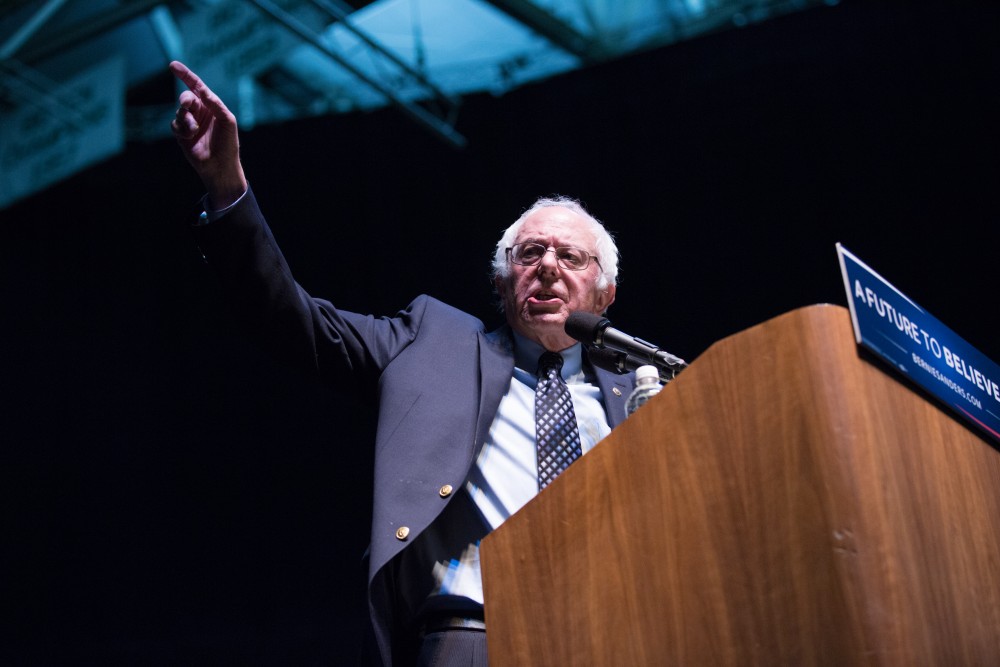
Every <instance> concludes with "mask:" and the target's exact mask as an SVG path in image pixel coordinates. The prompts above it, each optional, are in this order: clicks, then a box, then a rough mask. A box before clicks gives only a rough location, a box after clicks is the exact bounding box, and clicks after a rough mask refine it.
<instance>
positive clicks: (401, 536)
mask: <svg viewBox="0 0 1000 667" xmlns="http://www.w3.org/2000/svg"><path fill="white" fill-rule="evenodd" d="M409 536H410V529H409V528H408V527H407V526H400V527H399V528H397V529H396V539H397V540H405V539H406V538H407V537H409Z"/></svg>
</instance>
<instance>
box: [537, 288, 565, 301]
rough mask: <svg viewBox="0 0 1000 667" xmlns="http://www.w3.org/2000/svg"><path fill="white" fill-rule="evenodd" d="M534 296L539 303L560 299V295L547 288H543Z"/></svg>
mask: <svg viewBox="0 0 1000 667" xmlns="http://www.w3.org/2000/svg"><path fill="white" fill-rule="evenodd" d="M532 298H533V299H534V300H535V301H538V302H539V303H547V302H552V301H559V297H558V296H556V295H555V294H554V293H552V292H547V291H545V290H541V291H539V292H535V294H534V295H533V296H532Z"/></svg>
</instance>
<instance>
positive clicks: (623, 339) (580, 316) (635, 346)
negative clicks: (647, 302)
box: [565, 311, 687, 381]
mask: <svg viewBox="0 0 1000 667" xmlns="http://www.w3.org/2000/svg"><path fill="white" fill-rule="evenodd" d="M565 329H566V333H567V334H568V335H569V336H571V337H573V338H574V339H576V340H578V341H580V342H581V343H583V344H584V345H587V346H588V347H597V348H599V349H606V348H610V349H611V350H614V351H617V352H619V353H623V354H624V356H612V357H606V356H605V355H599V357H598V362H594V361H593V358H592V359H591V362H592V363H594V365H599V363H603V362H604V361H605V359H610V361H608V362H607V363H610V364H611V365H612V367H613V369H614V368H625V369H628V370H632V369H633V368H636V367H638V366H641V365H643V364H650V365H653V366H656V368H657V369H659V370H660V376H661V377H663V376H664V375H666V377H667V378H668V381H669V380H672V379H673V378H674V377H676V376H677V373H679V372H680V371H682V370H684V369H685V368H687V363H686V362H685V361H684V360H683V359H681V358H679V357H675V356H674V355H672V354H670V353H669V352H667V351H665V350H661V349H660V348H659V347H657V346H656V345H653V344H652V343H649V342H647V341H644V340H642V339H641V338H636V337H635V336H629V335H628V334H627V333H625V332H623V331H619V330H618V329H615V328H614V327H612V326H611V322H610V321H609V320H608V319H607V318H605V317H601V316H600V315H594V314H593V313H586V312H582V311H580V312H576V313H571V314H570V316H569V317H568V318H566V326H565ZM633 364H634V365H633ZM599 367H601V368H605V367H604V366H599ZM613 369H608V370H613ZM617 372H625V371H617Z"/></svg>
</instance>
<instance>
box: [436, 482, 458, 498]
mask: <svg viewBox="0 0 1000 667" xmlns="http://www.w3.org/2000/svg"><path fill="white" fill-rule="evenodd" d="M454 490H455V489H453V488H452V486H451V484H445V485H444V486H442V487H441V488H440V489H438V495H439V496H441V497H442V498H447V497H448V496H450V495H451V492H452V491H454Z"/></svg>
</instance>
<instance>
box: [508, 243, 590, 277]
mask: <svg viewBox="0 0 1000 667" xmlns="http://www.w3.org/2000/svg"><path fill="white" fill-rule="evenodd" d="M549 251H550V249H549V248H546V247H545V246H543V245H542V244H541V243H515V244H514V245H512V246H511V247H509V248H507V259H509V260H510V261H512V262H514V263H515V264H520V265H521V266H534V265H535V264H538V263H539V262H541V261H542V257H545V253H547V252H549ZM551 252H554V253H555V254H556V261H557V262H559V266H561V267H562V268H564V269H569V270H570V271H583V270H584V269H585V268H587V267H588V266H590V260H594V261H595V262H597V265H598V266H600V265H601V260H599V259H597V257H595V256H594V255H591V254H590V253H588V252H587V251H586V250H581V249H580V248H570V247H568V246H564V247H562V248H554V249H552V250H551Z"/></svg>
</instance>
